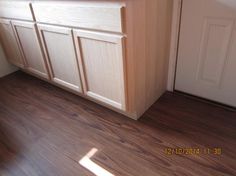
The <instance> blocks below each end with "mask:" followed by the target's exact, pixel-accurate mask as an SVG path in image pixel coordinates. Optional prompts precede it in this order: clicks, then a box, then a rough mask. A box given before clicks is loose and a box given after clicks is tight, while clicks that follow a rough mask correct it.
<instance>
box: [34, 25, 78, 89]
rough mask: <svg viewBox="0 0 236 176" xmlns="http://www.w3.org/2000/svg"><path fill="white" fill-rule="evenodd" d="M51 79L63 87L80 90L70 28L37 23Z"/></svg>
mask: <svg viewBox="0 0 236 176" xmlns="http://www.w3.org/2000/svg"><path fill="white" fill-rule="evenodd" d="M38 27H39V31H40V37H41V39H42V41H43V47H44V50H45V53H47V55H46V58H47V60H48V63H49V68H50V72H51V76H52V80H53V81H54V82H55V83H57V84H59V85H62V86H64V87H67V88H69V89H72V90H74V91H77V92H82V87H81V81H80V73H79V67H78V62H77V57H76V52H75V47H74V42H73V37H72V29H70V28H65V27H56V26H49V25H38Z"/></svg>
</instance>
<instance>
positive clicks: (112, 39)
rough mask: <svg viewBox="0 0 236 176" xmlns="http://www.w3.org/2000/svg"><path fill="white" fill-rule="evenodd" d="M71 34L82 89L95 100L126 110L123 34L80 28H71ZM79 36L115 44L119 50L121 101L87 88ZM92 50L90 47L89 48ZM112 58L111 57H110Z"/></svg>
mask: <svg viewBox="0 0 236 176" xmlns="http://www.w3.org/2000/svg"><path fill="white" fill-rule="evenodd" d="M73 36H74V43H75V46H76V52H77V55H78V60H79V66H80V70H81V72H82V73H81V77H82V82H83V89H84V93H85V94H86V95H87V96H88V97H91V98H93V99H95V100H98V101H100V102H102V103H105V104H107V105H110V106H112V107H115V108H117V109H120V110H123V111H127V109H128V108H127V87H126V86H127V85H126V60H125V47H124V44H125V42H124V38H125V37H124V36H123V35H118V34H110V33H103V32H94V31H87V30H80V29H74V30H73ZM81 38H85V39H91V40H97V41H101V42H108V43H113V44H116V45H117V48H118V50H119V51H120V52H118V55H117V57H118V58H120V59H121V60H120V62H121V66H120V68H119V70H120V74H121V75H120V77H121V80H120V83H121V85H120V86H121V87H120V89H121V102H116V101H114V100H111V99H109V98H106V97H104V96H101V95H99V94H97V93H94V92H92V91H90V90H89V85H88V78H87V76H86V68H85V62H84V58H83V51H82V46H81V41H80V39H81ZM91 51H92V49H91ZM111 59H112V58H111Z"/></svg>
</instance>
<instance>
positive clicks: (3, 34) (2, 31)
mask: <svg viewBox="0 0 236 176" xmlns="http://www.w3.org/2000/svg"><path fill="white" fill-rule="evenodd" d="M0 38H1V42H2V46H3V49H4V51H5V54H6V56H7V59H8V60H9V62H11V63H12V64H14V65H16V66H18V67H21V68H23V67H24V61H23V58H22V54H21V52H20V48H19V46H18V43H17V39H16V36H15V34H14V31H13V28H12V26H11V22H10V21H9V20H4V19H0Z"/></svg>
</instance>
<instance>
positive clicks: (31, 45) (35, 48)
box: [12, 21, 49, 79]
mask: <svg viewBox="0 0 236 176" xmlns="http://www.w3.org/2000/svg"><path fill="white" fill-rule="evenodd" d="M12 26H13V28H14V31H15V33H16V36H17V39H18V41H19V44H20V48H21V50H22V53H23V57H24V60H25V62H26V63H25V64H26V65H25V69H27V70H28V71H30V72H32V73H33V74H36V75H38V76H40V77H43V78H46V79H49V76H48V71H47V66H46V63H45V60H44V56H43V53H42V48H41V46H40V42H39V40H38V34H37V28H36V24H35V23H33V22H22V21H12Z"/></svg>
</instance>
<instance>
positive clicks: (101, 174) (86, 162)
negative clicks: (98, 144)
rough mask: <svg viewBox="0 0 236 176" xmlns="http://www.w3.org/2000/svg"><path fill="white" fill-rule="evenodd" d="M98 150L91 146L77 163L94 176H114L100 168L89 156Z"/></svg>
mask: <svg viewBox="0 0 236 176" xmlns="http://www.w3.org/2000/svg"><path fill="white" fill-rule="evenodd" d="M97 151H98V149H96V148H92V149H91V150H90V151H89V152H88V153H87V154H86V155H85V156H84V157H83V158H82V159H81V160H80V161H79V164H80V165H82V166H83V167H85V168H86V169H88V170H89V171H91V172H92V173H94V174H95V175H96V176H115V175H113V174H112V173H110V172H109V171H107V170H106V169H104V168H102V167H101V166H99V165H98V164H96V163H95V162H93V161H92V160H91V159H90V158H91V157H92V156H94V154H95V153H96V152H97Z"/></svg>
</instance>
